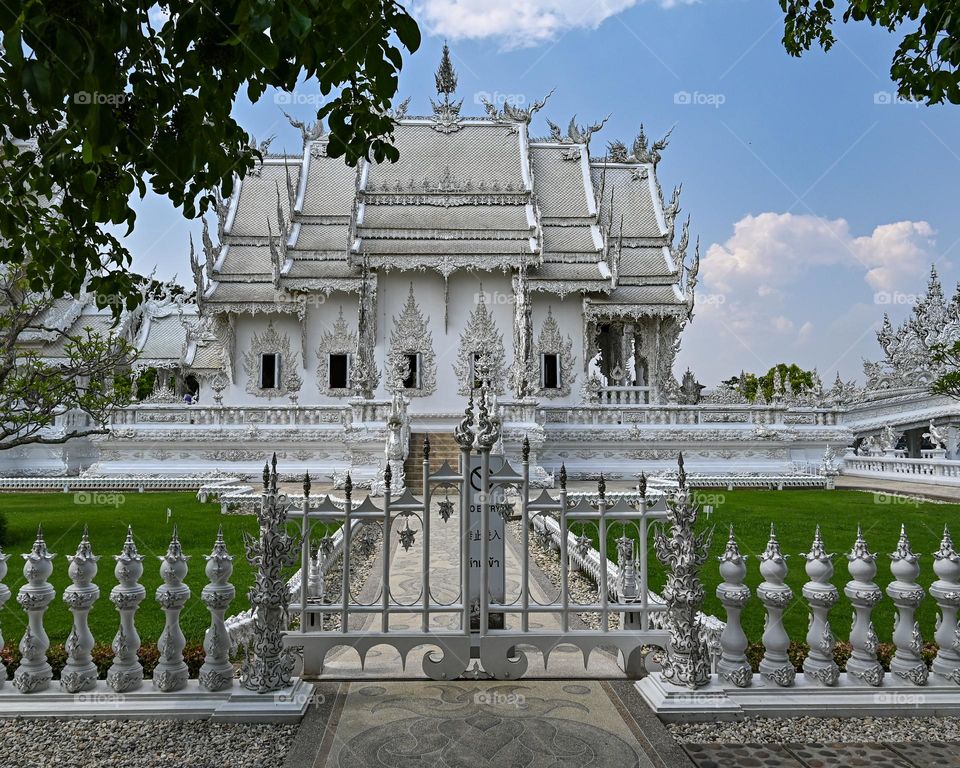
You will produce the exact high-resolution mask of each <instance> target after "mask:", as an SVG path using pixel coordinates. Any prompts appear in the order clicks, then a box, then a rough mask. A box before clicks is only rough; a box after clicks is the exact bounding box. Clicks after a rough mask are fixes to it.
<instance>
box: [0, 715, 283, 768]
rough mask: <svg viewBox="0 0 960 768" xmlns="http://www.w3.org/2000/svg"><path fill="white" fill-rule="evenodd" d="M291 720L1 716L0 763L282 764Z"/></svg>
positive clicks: (241, 767)
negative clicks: (251, 722) (249, 722)
mask: <svg viewBox="0 0 960 768" xmlns="http://www.w3.org/2000/svg"><path fill="white" fill-rule="evenodd" d="M298 727H299V726H295V725H247V724H239V723H230V724H227V723H216V724H214V723H209V722H206V721H192V722H181V721H176V720H153V721H141V720H127V721H122V720H21V719H17V720H2V721H0V765H3V766H4V768H21V766H22V768H27V767H28V766H29V767H30V768H33V767H34V766H35V767H36V768H48V767H49V768H54V767H56V768H59V767H60V766H64V765H77V764H81V763H86V764H87V765H96V766H97V767H98V768H170V766H179V767H180V768H261V766H279V765H282V764H283V758H284V756H285V755H286V752H287V749H288V748H289V746H290V744H291V742H292V741H293V738H294V736H295V735H296V732H297V728H298Z"/></svg>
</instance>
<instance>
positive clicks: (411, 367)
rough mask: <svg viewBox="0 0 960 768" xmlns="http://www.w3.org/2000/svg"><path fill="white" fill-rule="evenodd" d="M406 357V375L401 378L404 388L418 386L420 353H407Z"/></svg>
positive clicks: (415, 387) (416, 387) (417, 387)
mask: <svg viewBox="0 0 960 768" xmlns="http://www.w3.org/2000/svg"><path fill="white" fill-rule="evenodd" d="M405 358H406V362H407V364H406V376H404V378H403V388H404V389H419V388H420V353H419V352H417V353H416V354H407V355H405Z"/></svg>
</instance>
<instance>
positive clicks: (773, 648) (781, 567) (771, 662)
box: [757, 523, 796, 687]
mask: <svg viewBox="0 0 960 768" xmlns="http://www.w3.org/2000/svg"><path fill="white" fill-rule="evenodd" d="M760 574H761V575H762V576H763V582H761V584H760V586H758V587H757V597H759V598H760V601H761V602H762V603H763V605H764V607H765V608H766V609H767V618H766V625H765V629H764V631H763V658H762V659H761V660H760V674H761V675H762V676H763V677H764V678H766V679H767V680H770V681H772V682H774V683H776V684H777V685H779V686H784V687H786V686H790V685H793V680H794V678H795V677H796V670H795V669H794V668H793V664H791V663H790V658H789V657H788V656H787V649H788V648H789V647H790V637H789V635H787V631H786V630H785V629H784V628H783V612H784V610H785V609H786V607H787V606H788V605H789V604H790V601H791V600H792V599H793V590H792V589H790V587H788V586H787V585H786V584H784V583H783V582H784V579H786V577H787V555H784V554H782V553H781V552H780V543H779V542H778V541H777V531H776V528H775V527H774V526H773V524H772V523H771V524H770V539H769V541H767V548H766V549H765V550H764V551H763V554H761V555H760Z"/></svg>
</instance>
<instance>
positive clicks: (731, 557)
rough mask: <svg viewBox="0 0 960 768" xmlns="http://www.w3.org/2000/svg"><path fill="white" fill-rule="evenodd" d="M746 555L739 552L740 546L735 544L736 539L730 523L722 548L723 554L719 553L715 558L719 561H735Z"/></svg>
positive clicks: (744, 558) (745, 557) (742, 558)
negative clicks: (728, 534)
mask: <svg viewBox="0 0 960 768" xmlns="http://www.w3.org/2000/svg"><path fill="white" fill-rule="evenodd" d="M746 559H747V556H746V555H741V554H740V547H739V546H737V539H736V536H734V533H733V523H731V524H730V536H729V537H728V538H727V547H726V549H724V551H723V554H722V555H720V556H719V557H718V558H717V560H719V561H720V562H721V563H728V562H735V561H742V560H746Z"/></svg>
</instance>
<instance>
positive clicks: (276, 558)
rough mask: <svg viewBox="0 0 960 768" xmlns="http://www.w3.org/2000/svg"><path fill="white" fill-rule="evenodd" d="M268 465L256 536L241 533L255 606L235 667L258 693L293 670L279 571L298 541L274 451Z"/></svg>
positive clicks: (292, 557) (274, 687)
mask: <svg viewBox="0 0 960 768" xmlns="http://www.w3.org/2000/svg"><path fill="white" fill-rule="evenodd" d="M272 465H273V466H272V469H271V467H269V466H267V465H264V467H263V494H262V495H261V497H260V508H259V511H258V513H257V518H258V520H259V522H260V537H259V539H255V538H254V537H253V536H251V535H250V534H248V533H245V534H244V537H243V544H244V547H245V549H246V551H247V561H248V562H249V563H250V565H252V566H253V568H254V572H255V579H254V584H253V586H252V587H251V588H250V592H249V593H248V596H249V598H250V603H251V605H252V606H253V611H254V634H253V655H252V656H251V654H250V649H249V648H248V649H247V658H246V660H245V661H244V663H243V666H242V668H241V671H240V682H241V684H242V685H243V687H244V688H247V689H249V690H252V691H256V692H257V693H269V692H270V691H278V690H280V689H281V688H285V687H287V686H289V685H290V676H291V674H292V673H293V665H294V657H293V653H292V652H291V651H290V650H288V649H286V648H284V647H283V642H282V637H283V632H284V629H285V626H286V623H287V606H288V605H289V602H290V594H289V591H288V590H287V584H286V580H285V579H284V578H283V576H282V573H283V569H284V568H288V567H289V566H291V565H293V564H294V563H295V562H296V559H297V555H298V554H299V552H298V549H299V543H298V542H297V540H296V539H295V538H294V537H292V536H290V535H289V534H287V532H286V523H287V507H288V506H289V501H288V500H287V498H286V496H281V495H280V494H279V493H277V455H276V454H274V455H273V462H272Z"/></svg>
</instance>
